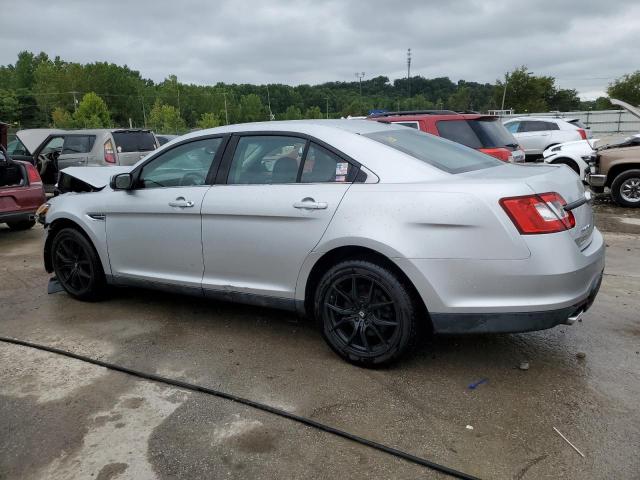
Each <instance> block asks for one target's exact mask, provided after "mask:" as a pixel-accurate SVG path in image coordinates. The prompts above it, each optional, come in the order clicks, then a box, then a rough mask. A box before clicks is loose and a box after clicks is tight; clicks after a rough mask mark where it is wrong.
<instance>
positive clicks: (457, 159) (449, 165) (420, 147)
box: [364, 128, 504, 173]
mask: <svg viewBox="0 0 640 480" xmlns="http://www.w3.org/2000/svg"><path fill="white" fill-rule="evenodd" d="M364 136H365V137H368V138H370V139H372V140H375V141H376V142H380V143H383V144H384V145H387V146H389V147H391V148H394V149H396V150H399V151H401V152H403V153H406V154H408V155H411V156H412V157H414V158H417V159H418V160H422V161H423V162H425V163H428V164H429V165H433V166H434V167H436V168H439V169H440V170H444V171H445V172H449V173H463V172H470V171H472V170H480V169H483V168H489V167H495V166H497V165H504V163H503V162H501V161H500V160H498V159H496V158H493V157H490V156H489V155H485V154H484V153H480V152H476V151H475V150H471V149H469V148H467V147H465V146H464V145H461V144H459V143H454V142H450V141H447V140H443V139H441V138H438V137H435V136H433V135H429V134H427V133H423V132H420V131H417V130H413V129H409V128H403V129H398V130H383V131H380V132H374V133H368V134H365V135H364Z"/></svg>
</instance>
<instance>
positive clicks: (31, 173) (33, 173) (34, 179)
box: [27, 163, 42, 185]
mask: <svg viewBox="0 0 640 480" xmlns="http://www.w3.org/2000/svg"><path fill="white" fill-rule="evenodd" d="M27 178H29V184H30V185H42V178H40V174H39V173H38V170H36V167H34V166H33V165H31V164H30V163H28V164H27Z"/></svg>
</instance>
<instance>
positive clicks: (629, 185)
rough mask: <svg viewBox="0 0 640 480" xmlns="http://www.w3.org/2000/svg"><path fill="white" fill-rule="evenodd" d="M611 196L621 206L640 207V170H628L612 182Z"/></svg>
mask: <svg viewBox="0 0 640 480" xmlns="http://www.w3.org/2000/svg"><path fill="white" fill-rule="evenodd" d="M611 197H612V198H613V201H614V202H616V203H617V204H618V205H620V206H621V207H636V208H637V207H640V170H637V169H635V170H626V171H624V172H622V173H620V174H618V176H617V177H616V178H614V179H613V182H612V183H611Z"/></svg>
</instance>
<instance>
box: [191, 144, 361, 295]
mask: <svg viewBox="0 0 640 480" xmlns="http://www.w3.org/2000/svg"><path fill="white" fill-rule="evenodd" d="M356 173H357V167H356V166H354V165H353V164H351V163H349V161H348V160H347V159H345V158H344V157H343V156H341V155H340V154H339V153H338V152H335V151H332V150H331V149H329V148H328V147H325V146H321V145H318V144H316V143H314V142H310V141H308V140H307V139H306V138H302V137H300V136H296V135H295V134H290V133H282V134H271V133H270V134H259V135H258V134H255V135H254V134H252V135H239V136H236V137H234V138H233V141H232V143H231V147H230V149H229V152H227V153H225V159H224V161H223V167H222V168H221V175H222V177H221V178H220V179H219V181H221V182H222V183H220V184H216V185H214V186H213V187H211V189H210V190H209V191H208V192H207V194H206V196H205V198H204V201H203V203H202V240H203V253H204V267H205V268H204V276H203V282H202V283H203V288H204V290H205V294H207V293H209V294H212V295H214V296H215V295H219V294H220V293H231V294H234V293H235V294H250V295H260V296H267V297H272V298H273V297H275V298H277V299H281V300H282V299H284V300H286V301H290V302H293V298H294V294H295V285H296V280H297V276H298V272H299V271H300V267H301V265H302V262H303V261H304V259H305V258H306V257H307V255H308V254H309V253H310V252H311V251H312V250H313V248H314V247H315V246H316V244H317V243H318V242H319V241H320V238H321V237H322V235H323V233H324V232H325V230H326V228H327V226H328V225H329V222H330V221H331V218H332V217H333V214H334V213H335V211H336V209H337V208H338V205H339V204H340V202H341V200H342V197H343V196H344V194H345V193H346V191H347V190H348V188H349V186H350V185H351V183H352V181H353V179H354V178H355V174H356Z"/></svg>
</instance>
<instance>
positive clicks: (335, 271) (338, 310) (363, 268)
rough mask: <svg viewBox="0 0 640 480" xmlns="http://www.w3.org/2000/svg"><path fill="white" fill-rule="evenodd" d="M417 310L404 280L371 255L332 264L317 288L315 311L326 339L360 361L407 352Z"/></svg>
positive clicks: (374, 362)
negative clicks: (371, 259)
mask: <svg viewBox="0 0 640 480" xmlns="http://www.w3.org/2000/svg"><path fill="white" fill-rule="evenodd" d="M416 311H417V309H416V306H415V303H414V301H413V299H412V296H411V294H410V292H409V290H408V288H407V286H406V285H405V284H404V283H403V282H402V280H401V279H400V278H399V277H398V276H397V275H396V274H395V273H394V272H392V271H391V270H389V269H387V268H385V267H383V266H381V265H378V264H376V263H372V262H369V261H364V260H347V261H344V262H342V263H339V264H338V265H335V266H334V267H332V268H330V269H329V270H328V271H327V272H326V273H325V274H324V276H323V277H322V279H321V281H320V283H319V284H318V288H317V290H316V296H315V312H314V313H315V316H316V318H317V319H319V320H320V322H321V328H322V333H323V336H324V338H325V340H326V341H327V343H328V344H329V346H330V347H331V348H332V349H333V350H334V351H335V352H336V353H337V354H338V355H340V356H341V357H342V358H344V359H345V360H347V361H349V362H351V363H354V364H357V365H360V366H365V367H373V366H381V365H385V364H389V363H391V362H393V361H395V360H398V359H399V358H400V357H401V356H403V355H404V354H406V353H407V352H408V351H409V350H410V349H411V347H412V346H413V344H414V343H415V340H416V336H417V319H416Z"/></svg>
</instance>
